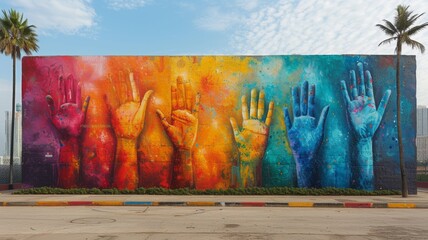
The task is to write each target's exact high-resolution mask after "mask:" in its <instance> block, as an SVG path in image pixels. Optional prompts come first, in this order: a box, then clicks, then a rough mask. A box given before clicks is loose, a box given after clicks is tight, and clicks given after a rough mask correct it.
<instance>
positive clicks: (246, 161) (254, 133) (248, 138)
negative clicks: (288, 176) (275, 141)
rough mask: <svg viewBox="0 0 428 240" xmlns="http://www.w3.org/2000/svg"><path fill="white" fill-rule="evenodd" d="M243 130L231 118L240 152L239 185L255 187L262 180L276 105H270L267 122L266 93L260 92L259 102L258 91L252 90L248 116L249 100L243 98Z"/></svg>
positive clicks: (271, 103)
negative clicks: (263, 161)
mask: <svg viewBox="0 0 428 240" xmlns="http://www.w3.org/2000/svg"><path fill="white" fill-rule="evenodd" d="M241 103H242V119H243V122H242V130H240V129H239V127H238V124H237V123H236V120H235V118H233V117H232V118H230V124H231V125H232V129H233V133H234V135H235V141H236V143H237V145H238V150H239V162H240V164H239V174H240V176H239V181H240V183H239V185H240V187H255V186H257V183H258V181H259V180H260V176H261V175H260V172H259V173H258V171H260V169H261V162H262V159H263V156H264V154H265V150H266V146H267V142H268V136H269V126H270V123H271V121H272V114H273V108H274V103H273V101H271V102H270V103H269V110H268V113H267V116H266V120H265V122H263V116H264V113H265V93H264V92H263V91H260V94H259V97H258V100H257V90H256V89H252V90H251V105H250V112H249V114H248V105H247V98H246V97H245V95H244V96H242V98H241Z"/></svg>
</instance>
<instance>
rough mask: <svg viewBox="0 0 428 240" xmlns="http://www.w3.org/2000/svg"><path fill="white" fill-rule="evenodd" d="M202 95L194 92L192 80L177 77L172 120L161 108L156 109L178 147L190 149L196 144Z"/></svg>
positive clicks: (174, 88) (172, 88)
mask: <svg viewBox="0 0 428 240" xmlns="http://www.w3.org/2000/svg"><path fill="white" fill-rule="evenodd" d="M199 99H200V95H199V94H197V95H196V96H195V94H194V93H193V91H192V89H191V85H190V82H186V83H183V79H182V78H181V77H178V78H177V86H176V87H175V86H172V87H171V101H172V117H171V118H172V121H171V124H170V123H169V122H168V121H167V120H166V117H165V115H164V114H163V112H162V111H161V110H159V109H157V110H156V113H157V114H158V116H159V118H160V119H161V121H162V125H163V127H164V129H165V131H166V133H167V135H168V137H169V139H170V140H171V142H172V143H173V145H174V147H175V148H176V149H186V150H190V149H192V148H193V145H194V144H195V140H196V135H197V132H198V112H199Z"/></svg>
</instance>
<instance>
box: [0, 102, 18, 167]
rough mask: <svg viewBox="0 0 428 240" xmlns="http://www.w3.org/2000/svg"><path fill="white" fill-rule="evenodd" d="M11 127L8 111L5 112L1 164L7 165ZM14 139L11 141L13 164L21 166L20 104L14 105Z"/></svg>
mask: <svg viewBox="0 0 428 240" xmlns="http://www.w3.org/2000/svg"><path fill="white" fill-rule="evenodd" d="M11 125H12V118H11V114H10V111H6V112H5V135H6V141H5V151H4V156H3V157H2V161H1V162H2V164H9V158H10V134H11ZM14 134H15V137H14V140H13V142H14V143H13V158H14V164H21V156H22V106H21V104H19V103H18V104H16V111H15V131H14Z"/></svg>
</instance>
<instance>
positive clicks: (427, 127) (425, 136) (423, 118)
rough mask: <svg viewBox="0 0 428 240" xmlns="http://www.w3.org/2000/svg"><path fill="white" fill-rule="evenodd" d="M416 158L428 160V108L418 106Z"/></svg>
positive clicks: (420, 160)
mask: <svg viewBox="0 0 428 240" xmlns="http://www.w3.org/2000/svg"><path fill="white" fill-rule="evenodd" d="M416 126H417V127H416V129H417V130H416V151H417V156H416V159H417V161H418V162H426V161H428V108H427V106H418V108H417V113H416Z"/></svg>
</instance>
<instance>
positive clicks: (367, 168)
mask: <svg viewBox="0 0 428 240" xmlns="http://www.w3.org/2000/svg"><path fill="white" fill-rule="evenodd" d="M357 68H358V73H359V77H358V80H357V76H356V74H355V71H354V70H351V71H350V73H349V78H350V81H351V94H352V100H351V98H350V97H349V94H348V91H347V89H346V83H345V81H343V80H342V81H341V89H342V95H343V99H344V102H345V104H346V110H347V111H346V112H347V114H348V116H349V118H348V119H349V121H350V123H351V125H352V129H353V130H354V131H353V132H354V133H355V137H356V140H357V144H356V145H357V149H356V151H357V154H356V155H357V159H356V164H357V167H358V169H359V172H358V173H357V174H356V178H357V181H356V184H357V186H356V187H357V188H360V189H365V190H373V189H374V181H373V178H374V173H373V150H372V138H373V135H374V134H375V132H376V130H377V128H378V127H379V124H380V122H381V120H382V117H383V114H384V112H385V108H386V105H387V104H388V101H389V96H390V95H391V90H386V91H385V93H384V94H383V97H382V100H381V102H380V104H379V107H378V109H377V110H376V102H375V98H374V94H373V78H372V75H371V73H370V72H369V71H365V75H364V71H363V64H362V63H361V62H358V63H357ZM366 79H367V85H366ZM357 84H358V85H357ZM357 87H358V89H357ZM366 92H367V95H366Z"/></svg>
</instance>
